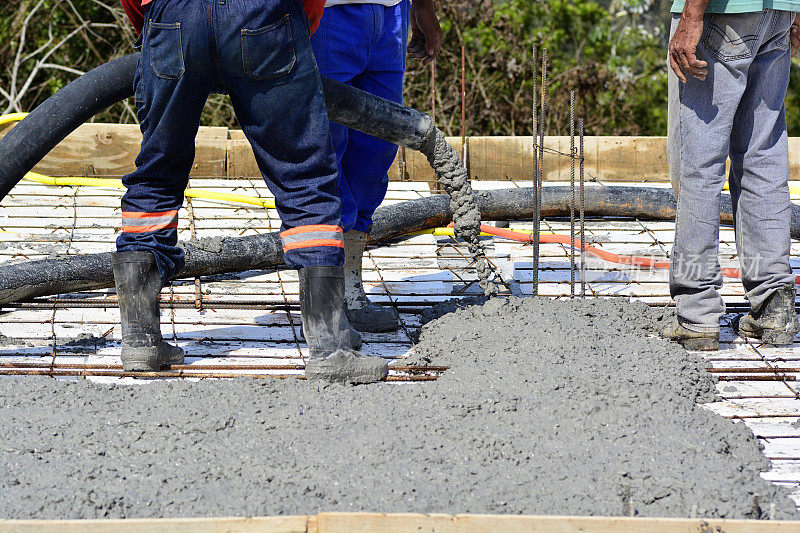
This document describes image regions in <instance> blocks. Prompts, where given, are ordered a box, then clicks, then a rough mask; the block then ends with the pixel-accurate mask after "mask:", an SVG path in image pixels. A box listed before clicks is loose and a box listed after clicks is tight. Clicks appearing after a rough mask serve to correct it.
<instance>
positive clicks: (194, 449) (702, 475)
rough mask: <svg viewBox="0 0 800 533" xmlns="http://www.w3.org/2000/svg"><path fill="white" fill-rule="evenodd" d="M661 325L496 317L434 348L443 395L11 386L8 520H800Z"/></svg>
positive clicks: (12, 382)
mask: <svg viewBox="0 0 800 533" xmlns="http://www.w3.org/2000/svg"><path fill="white" fill-rule="evenodd" d="M662 319H663V312H661V311H658V310H655V309H651V308H648V307H647V306H645V305H644V304H632V303H626V302H620V301H573V302H569V301H555V302H554V301H548V300H542V299H533V298H528V299H524V300H520V299H511V300H506V299H502V298H493V299H490V300H489V301H488V302H486V303H485V304H483V305H480V306H473V307H468V308H465V309H457V310H455V311H453V312H451V313H449V314H446V315H444V316H442V317H441V318H439V319H436V320H433V321H431V322H430V323H428V324H427V325H426V326H425V327H424V328H423V331H422V333H421V336H420V342H419V344H418V345H417V349H418V354H417V355H416V356H415V360H416V361H417V362H419V363H425V362H431V363H436V364H445V365H449V366H450V367H451V368H450V370H449V371H447V372H446V373H444V374H443V375H442V377H441V378H439V380H438V381H436V382H424V383H407V384H388V383H381V384H373V385H365V386H358V387H349V386H341V385H322V384H316V383H309V382H303V381H297V380H283V381H281V380H259V381H256V380H253V381H250V380H244V379H240V380H234V381H206V382H200V383H187V382H162V383H151V384H148V385H143V386H110V385H96V384H91V383H88V382H85V381H76V382H60V381H54V380H51V379H48V378H5V379H0V428H2V429H3V437H2V439H0V517H3V518H32V517H36V518H79V517H86V518H88V517H157V516H213V515H217V516H227V515H239V516H241V515H278V514H310V513H316V512H318V511H334V510H338V511H387V512H392V511H396V512H403V511H409V512H410V511H415V512H443V513H460V512H470V513H534V514H579V515H587V514H588V515H621V514H625V515H628V514H635V515H639V516H683V517H688V516H690V515H692V514H693V509H694V510H696V514H697V516H700V517H703V516H707V517H712V516H722V517H737V518H742V517H757V516H758V517H763V516H765V515H767V514H768V513H769V509H770V507H771V505H772V504H774V505H775V507H774V511H775V516H776V518H792V517H794V509H795V506H794V504H793V503H792V502H791V500H790V499H789V498H788V497H787V492H788V491H787V489H785V488H781V487H777V486H774V485H772V484H771V483H769V482H767V481H764V480H762V479H761V478H760V477H759V473H760V472H762V471H764V470H766V469H768V468H769V461H768V460H767V459H766V458H765V457H764V456H763V455H762V453H761V451H760V448H759V444H758V441H757V440H756V439H755V437H754V436H753V434H752V433H751V432H750V430H749V429H747V427H746V426H744V425H743V424H741V423H738V424H737V423H733V422H732V421H729V420H727V419H724V418H722V417H720V416H718V415H716V414H714V413H712V412H710V411H708V410H706V409H703V408H702V407H700V406H698V405H697V403H698V402H707V401H711V400H713V399H714V398H715V382H714V379H713V378H712V376H711V375H709V374H708V373H707V372H706V371H705V370H704V368H705V366H706V364H705V362H704V361H703V360H702V359H701V358H700V357H698V356H696V355H691V354H688V353H687V352H685V351H684V350H683V349H682V348H681V347H679V346H677V345H673V344H670V343H668V342H666V341H664V340H661V339H658V338H656V337H654V332H655V331H656V329H657V328H658V327H659V326H660V323H661V321H662ZM756 493H757V494H759V505H760V509H761V510H763V516H762V511H759V510H755V509H754V505H753V495H754V494H756Z"/></svg>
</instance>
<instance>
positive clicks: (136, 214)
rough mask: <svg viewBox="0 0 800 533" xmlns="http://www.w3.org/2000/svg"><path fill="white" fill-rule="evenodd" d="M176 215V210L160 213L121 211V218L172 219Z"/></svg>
mask: <svg viewBox="0 0 800 533" xmlns="http://www.w3.org/2000/svg"><path fill="white" fill-rule="evenodd" d="M177 214H178V210H177V209H175V210H173V211H162V212H160V213H139V212H135V211H123V212H122V218H157V217H174V216H175V215H177Z"/></svg>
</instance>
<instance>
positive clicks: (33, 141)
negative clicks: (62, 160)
mask: <svg viewBox="0 0 800 533" xmlns="http://www.w3.org/2000/svg"><path fill="white" fill-rule="evenodd" d="M138 60H139V54H131V55H127V56H125V57H121V58H119V59H115V60H113V61H110V62H108V63H106V64H105V65H100V66H99V67H97V68H96V69H94V70H91V71H89V72H87V73H86V74H84V75H83V76H81V77H79V78H77V79H76V80H74V81H72V82H70V83H69V84H67V85H66V86H64V88H62V89H61V90H59V91H58V92H57V93H55V94H54V95H53V96H51V97H50V98H48V99H47V100H45V101H44V102H43V103H42V104H41V105H39V106H38V107H37V108H36V109H34V110H33V111H31V113H30V114H29V115H28V116H27V117H25V119H23V120H22V121H21V122H20V123H19V124H17V125H16V126H14V128H12V130H11V131H9V132H8V133H7V134H6V135H5V136H3V138H2V139H0V200H2V199H3V198H5V197H6V195H7V194H8V193H9V191H11V189H13V188H14V186H15V185H16V184H17V183H19V180H21V179H22V178H23V176H25V174H27V173H28V172H30V170H31V169H32V168H33V167H34V166H35V165H36V163H38V162H39V161H41V160H42V158H43V157H44V156H46V155H47V154H48V153H49V152H50V150H52V149H53V148H55V146H56V145H57V144H58V143H60V142H61V141H63V140H64V139H65V138H66V136H67V135H69V134H70V133H72V132H73V131H74V130H75V129H76V128H77V127H78V126H80V125H81V124H83V123H84V122H86V121H87V120H89V119H90V118H92V117H93V116H95V115H96V114H97V113H99V112H101V111H103V110H104V109H106V108H108V107H110V106H112V105H114V104H116V103H117V102H119V101H120V100H124V99H125V98H128V97H129V96H133V76H134V73H135V72H136V64H137V62H138Z"/></svg>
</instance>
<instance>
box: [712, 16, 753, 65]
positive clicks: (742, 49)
mask: <svg viewBox="0 0 800 533" xmlns="http://www.w3.org/2000/svg"><path fill="white" fill-rule="evenodd" d="M766 17H767V12H766V11H761V12H758V13H730V14H728V13H714V14H712V15H711V16H710V17H709V18H708V23H707V27H706V29H705V32H704V36H703V46H705V48H707V49H708V51H709V52H712V53H713V54H715V55H716V56H717V58H719V59H720V60H722V61H731V60H734V59H746V58H749V57H752V55H753V50H754V48H755V46H756V43H757V42H758V38H759V35H760V34H761V28H762V26H763V25H764V20H765V19H766Z"/></svg>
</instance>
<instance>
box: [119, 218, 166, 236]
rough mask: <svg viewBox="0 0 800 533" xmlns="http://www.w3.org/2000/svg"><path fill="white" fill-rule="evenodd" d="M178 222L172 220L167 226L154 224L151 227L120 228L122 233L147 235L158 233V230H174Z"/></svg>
mask: <svg viewBox="0 0 800 533" xmlns="http://www.w3.org/2000/svg"><path fill="white" fill-rule="evenodd" d="M177 227H178V221H177V220H173V221H172V222H169V223H168V224H155V225H153V226H122V231H123V233H147V232H148V231H158V230H160V229H175V228H177Z"/></svg>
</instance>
